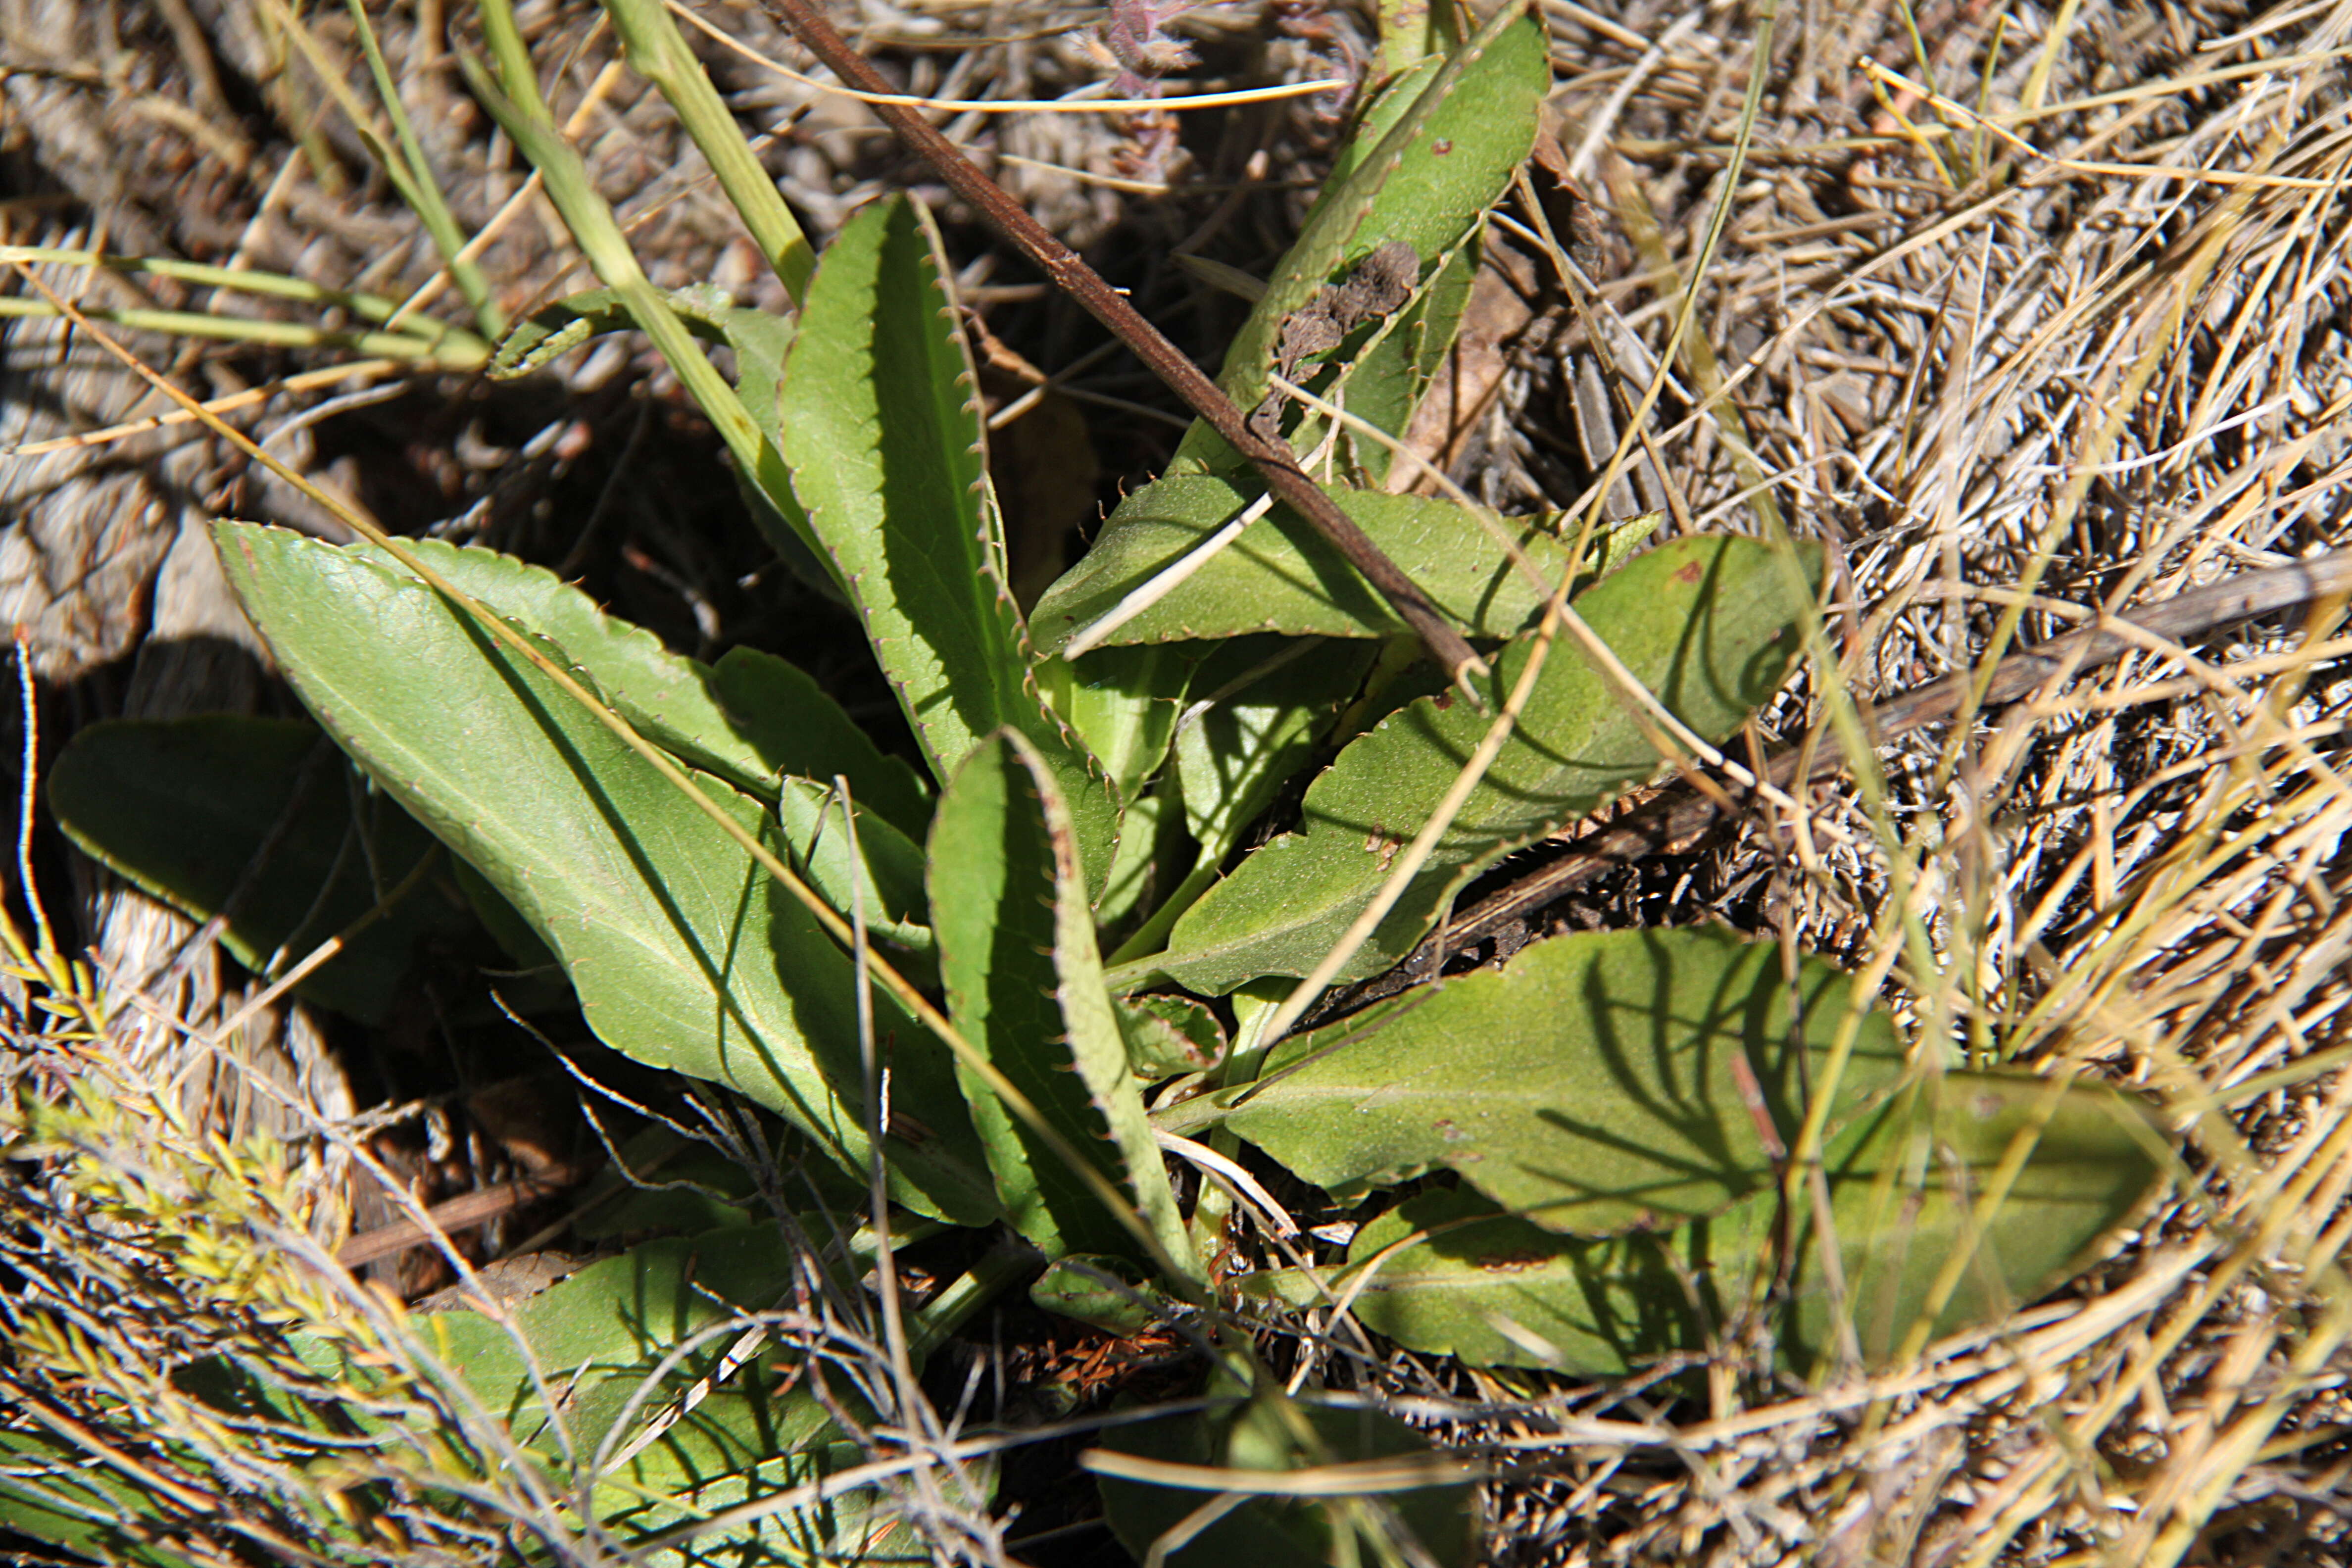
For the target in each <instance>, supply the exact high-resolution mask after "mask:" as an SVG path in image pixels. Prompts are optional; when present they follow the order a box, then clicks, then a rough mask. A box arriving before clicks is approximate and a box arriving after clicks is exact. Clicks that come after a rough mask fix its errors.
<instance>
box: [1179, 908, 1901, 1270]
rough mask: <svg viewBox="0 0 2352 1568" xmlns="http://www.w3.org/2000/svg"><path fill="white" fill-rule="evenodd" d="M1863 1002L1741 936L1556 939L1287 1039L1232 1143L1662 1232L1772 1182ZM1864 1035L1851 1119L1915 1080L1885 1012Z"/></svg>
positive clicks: (1632, 934) (1589, 1223)
mask: <svg viewBox="0 0 2352 1568" xmlns="http://www.w3.org/2000/svg"><path fill="white" fill-rule="evenodd" d="M1852 1005H1853V986H1852V983H1851V982H1850V981H1848V980H1847V978H1846V977H1845V975H1844V974H1843V973H1842V972H1840V971H1839V970H1837V969H1835V968H1834V967H1832V966H1831V965H1830V964H1827V963H1822V962H1820V961H1818V960H1812V959H1808V960H1805V961H1803V962H1802V963H1801V965H1800V967H1799V970H1798V973H1797V977H1796V980H1795V983H1794V984H1790V981H1789V980H1788V979H1787V978H1786V977H1785V976H1784V975H1783V974H1782V973H1781V967H1780V948H1779V946H1778V944H1776V943H1773V942H1743V941H1741V940H1740V939H1739V938H1738V937H1736V936H1734V935H1732V934H1731V933H1730V932H1728V931H1710V930H1697V931H1592V932H1583V933H1579V934H1577V935H1573V936H1562V937H1555V938H1553V939H1551V940H1550V941H1549V942H1535V943H1533V944H1531V945H1529V946H1528V947H1527V948H1525V949H1523V950H1521V951H1520V952H1519V953H1518V954H1517V955H1516V956H1515V957H1513V958H1512V959H1511V961H1510V962H1509V963H1506V964H1504V965H1503V966H1502V967H1501V968H1499V969H1488V970H1481V971H1479V972H1478V973H1474V974H1466V975H1463V976H1461V977H1459V978H1457V979H1454V980H1447V981H1442V982H1440V983H1438V984H1434V985H1432V986H1429V987H1426V988H1424V989H1423V990H1420V991H1416V992H1413V993H1411V994H1407V995H1404V996H1402V997H1399V998H1397V999H1396V1000H1395V1001H1392V1002H1387V1003H1383V1004H1381V1005H1379V1006H1376V1007H1371V1008H1368V1009H1366V1010H1365V1011H1363V1012H1361V1013H1359V1014H1356V1015H1355V1016H1352V1017H1350V1018H1348V1019H1346V1020H1344V1021H1342V1022H1340V1023H1338V1024H1334V1025H1331V1026H1329V1027H1328V1028H1324V1029H1320V1030H1318V1031H1317V1032H1316V1033H1314V1034H1312V1035H1307V1036H1304V1037H1299V1038H1297V1039H1294V1040H1289V1041H1286V1042H1285V1043H1284V1044H1283V1045H1282V1046H1281V1047H1279V1048H1278V1049H1277V1050H1276V1054H1275V1056H1274V1058H1272V1059H1271V1060H1270V1061H1269V1062H1268V1063H1267V1064H1266V1070H1265V1074H1264V1076H1263V1077H1262V1078H1261V1079H1260V1080H1259V1081H1258V1082H1256V1083H1255V1084H1252V1085H1250V1086H1249V1087H1247V1088H1245V1089H1238V1090H1229V1091H1226V1094H1225V1096H1224V1097H1223V1098H1224V1099H1225V1100H1226V1102H1227V1103H1229V1104H1231V1105H1232V1106H1233V1107H1234V1109H1233V1110H1232V1111H1231V1112H1230V1114H1228V1115H1227V1116H1226V1118H1225V1125H1226V1126H1227V1127H1228V1128H1230V1129H1231V1130H1232V1131H1234V1133H1236V1134H1237V1135H1239V1136H1240V1137H1242V1138H1244V1139H1246V1140H1248V1141H1249V1142H1252V1143H1255V1144H1256V1145H1257V1146H1258V1147H1259V1148H1261V1149H1263V1150H1265V1152H1267V1153H1268V1154H1271V1155H1272V1156H1274V1158H1276V1160H1279V1161H1281V1162H1282V1163H1283V1164H1284V1165H1286V1166H1287V1167H1288V1168H1289V1169H1290V1170H1292V1171H1294V1172H1296V1173H1297V1174H1298V1175H1300V1176H1302V1177H1304V1178H1305V1179H1306V1180H1307V1181H1310V1182H1313V1183H1314V1184H1316V1185H1318V1186H1320V1187H1324V1188H1328V1189H1329V1190H1330V1191H1332V1192H1333V1193H1335V1194H1339V1195H1340V1196H1341V1197H1343V1198H1347V1197H1352V1196H1356V1195H1360V1194H1361V1193H1362V1191H1363V1190H1364V1189H1365V1188H1367V1187H1370V1186H1384V1185H1387V1184H1391V1183H1395V1182H1399V1181H1402V1180H1404V1179H1406V1178H1407V1177H1410V1176H1415V1175H1419V1174H1421V1173H1423V1172H1424V1171H1429V1170H1435V1169H1450V1170H1454V1171H1457V1172H1459V1173H1461V1175H1462V1178H1463V1180H1465V1181H1466V1182H1468V1183H1470V1184H1472V1185H1474V1186H1475V1187H1477V1188H1478V1190H1479V1191H1481V1192H1483V1193H1485V1194H1486V1195H1487V1196H1488V1197H1490V1198H1493V1199H1494V1200H1495V1201H1496V1203H1499V1204H1501V1205H1503V1206H1504V1207H1506V1208H1507V1209H1509V1210H1511V1211H1512V1212H1513V1213H1514V1214H1517V1215H1522V1216H1524V1217H1525V1218H1527V1219H1529V1220H1533V1221H1534V1222H1536V1223H1537V1224H1538V1225H1541V1226H1545V1227H1546V1228H1547V1229H1550V1230H1555V1231H1566V1232H1570V1233H1571V1234H1575V1235H1580V1236H1597V1235H1601V1234H1605V1233H1607V1232H1610V1231H1615V1230H1622V1229H1627V1228H1640V1229H1644V1230H1654V1229H1659V1228H1663V1227H1664V1226H1672V1225H1675V1224H1676V1223H1678V1222H1679V1221H1681V1220H1684V1219H1689V1218H1695V1217H1696V1216H1698V1215H1707V1214H1713V1213H1715V1212H1717V1210H1720V1209H1723V1208H1727V1207H1728V1206H1729V1205H1732V1204H1733V1203H1735V1202H1737V1201H1738V1200H1739V1199H1740V1198H1743V1197H1746V1196H1747V1195H1748V1194H1750V1193H1755V1192H1759V1191H1762V1190H1764V1189H1766V1188H1769V1187H1770V1186H1771V1185H1772V1184H1774V1183H1775V1181H1776V1180H1777V1179H1778V1173H1777V1170H1776V1168H1775V1164H1774V1157H1775V1151H1776V1150H1779V1149H1781V1148H1785V1147H1786V1146H1787V1145H1788V1144H1789V1143H1790V1142H1793V1141H1794V1140H1795V1138H1796V1135H1797V1129H1798V1128H1799V1127H1800V1126H1801V1124H1802V1123H1803V1121H1804V1118H1805V1105H1806V1096H1807V1093H1808V1086H1810V1085H1812V1084H1816V1083H1819V1082H1821V1081H1822V1074H1823V1071H1824V1068H1825V1066H1826V1053H1827V1051H1828V1048H1829V1047H1830V1044H1831V1042H1832V1039H1833V1038H1834V1037H1836V1035H1837V1033H1838V1031H1839V1029H1840V1028H1841V1026H1843V1024H1844V1023H1845V1021H1846V1018H1845V1016H1846V1013H1847V1011H1848V1010H1849V1008H1850V1007H1851V1006H1852ZM1859 1022H1860V1028H1859V1030H1858V1032H1857V1034H1856V1036H1855V1038H1854V1044H1853V1052H1852V1055H1851V1058H1850V1059H1849V1060H1848V1061H1847V1063H1846V1065H1845V1068H1844V1069H1843V1076H1842V1077H1841V1078H1840V1079H1839V1087H1840V1093H1841V1095H1842V1097H1844V1098H1845V1099H1846V1100H1851V1101H1852V1102H1853V1103H1856V1104H1859V1103H1861V1101H1860V1100H1858V1099H1855V1098H1854V1097H1856V1096H1859V1095H1861V1094H1863V1093H1864V1092H1866V1091H1869V1090H1873V1089H1879V1088H1882V1087H1883V1086H1885V1084H1886V1083H1887V1082H1888V1081H1889V1080H1890V1079H1893V1078H1894V1077H1895V1075H1896V1074H1898V1073H1899V1072H1901V1070H1902V1068H1903V1047H1902V1044H1901V1042H1900V1041H1899V1040H1897V1039H1896V1037H1895V1029H1894V1026H1893V1024H1892V1023H1891V1022H1890V1021H1889V1020H1888V1018H1887V1016H1886V1015H1885V1013H1884V1012H1883V1011H1881V1010H1879V1009H1877V1008H1871V1009H1870V1010H1869V1011H1867V1012H1865V1013H1864V1015H1863V1016H1862V1018H1861V1019H1860V1021H1859Z"/></svg>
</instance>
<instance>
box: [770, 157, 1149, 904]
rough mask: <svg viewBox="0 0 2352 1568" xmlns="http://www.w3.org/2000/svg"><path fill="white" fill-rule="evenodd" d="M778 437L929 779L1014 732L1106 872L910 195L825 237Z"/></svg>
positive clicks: (1083, 762) (1105, 817)
mask: <svg viewBox="0 0 2352 1568" xmlns="http://www.w3.org/2000/svg"><path fill="white" fill-rule="evenodd" d="M778 436H779V438H780V440H781V443H782V449H783V453H784V457H785V459H786V461H787V462H788V463H789V464H790V465H791V467H792V470H793V489H794V493H795V494H796V495H797V496H798V497H799V500H800V502H801V504H802V506H803V508H804V509H805V510H806V511H807V514H808V519H809V524H810V526H811V528H812V529H813V530H814V532H815V535H816V537H817V539H818V540H819V541H820V542H822V543H823V545H824V549H825V551H826V552H827V555H828V556H829V558H830V560H831V562H832V566H833V573H834V576H835V579H836V580H837V581H838V582H839V583H840V584H841V585H842V587H843V589H844V590H845V592H846V593H848V594H849V595H851V598H852V600H853V601H854V602H855V604H856V606H857V608H858V611H859V613H860V614H861V615H862V616H863V617H864V618H865V622H866V637H867V639H868V640H869V641H870V642H871V643H872V644H873V647H874V654H875V657H876V658H877V659H878V660H880V662H881V665H882V670H883V673H884V674H885V675H886V676H887V677H888V678H889V680H890V685H891V688H892V689H893V690H895V691H896V692H897V693H898V704H899V706H900V707H901V708H902V709H903V710H905V711H906V715H907V721H908V724H910V725H911V726H913V728H914V731H915V739H916V741H917V742H918V743H919V744H920V745H921V747H922V749H923V754H924V756H925V757H926V758H927V759H928V760H929V763H930V767H931V773H932V775H933V776H934V777H935V778H937V779H939V780H940V781H942V782H944V781H945V780H946V779H947V778H948V777H950V775H951V774H952V773H954V772H955V770H956V768H957V767H958V766H959V765H961V763H962V762H963V760H964V758H965V757H966V756H967V755H969V754H970V753H971V750H972V748H973V747H974V746H975V745H977V744H978V743H979V742H980V739H981V737H982V736H983V735H987V734H990V733H992V732H993V731H996V730H997V729H999V728H1000V727H1003V726H1010V727H1011V728H1013V729H1014V730H1017V731H1020V732H1021V733H1022V734H1023V735H1024V736H1026V737H1028V739H1029V740H1030V742H1032V743H1033V744H1034V745H1035V746H1036V748H1037V749H1038V751H1039V752H1040V753H1041V754H1042V755H1044V756H1045V757H1046V758H1047V759H1049V761H1050V762H1051V764H1052V766H1053V768H1054V770H1055V779H1056V781H1057V782H1058V783H1059V784H1060V786H1061V788H1062V792H1063V794H1064V795H1066V796H1067V797H1068V799H1069V801H1070V805H1071V811H1072V813H1073V815H1074V816H1075V818H1076V821H1077V823H1078V825H1079V839H1080V843H1081V846H1082V847H1083V849H1084V851H1085V857H1086V860H1087V865H1088V867H1089V868H1092V870H1093V872H1094V875H1095V876H1096V877H1097V878H1099V877H1101V876H1102V875H1103V874H1104V873H1105V872H1107V871H1108V868H1109V866H1110V860H1111V847H1112V844H1113V841H1114V840H1115V838H1116V837H1117V835H1118V806H1117V803H1116V800H1115V799H1114V797H1113V795H1112V794H1111V793H1110V789H1109V786H1108V784H1107V783H1106V782H1105V780H1104V778H1103V777H1102V776H1101V773H1100V770H1099V768H1097V766H1095V765H1094V763H1093V760H1092V759H1091V758H1090V757H1089V756H1088V755H1087V752H1086V749H1085V747H1084V746H1083V745H1082V744H1080V743H1079V742H1076V739H1075V738H1074V737H1072V736H1070V735H1069V734H1067V733H1066V731H1065V730H1064V728H1063V726H1062V724H1061V722H1060V721H1058V720H1057V719H1055V717H1054V716H1053V715H1052V714H1051V713H1049V712H1048V711H1047V710H1046V709H1045V705H1044V703H1043V700H1041V699H1040V697H1039V696H1038V693H1037V691H1036V689H1035V687H1034V683H1033V682H1032V681H1031V679H1030V676H1029V669H1028V665H1027V662H1026V660H1025V659H1024V654H1023V649H1024V636H1025V634H1024V631H1023V628H1022V624H1021V616H1020V612H1019V611H1018V610H1017V609H1016V608H1015V607H1014V606H1013V596H1012V593H1011V590H1010V587H1009V585H1008V584H1009V579H1008V578H1007V576H1006V571H1005V564H1004V544H1003V538H1002V536H1001V534H1000V532H999V531H998V529H997V527H996V524H995V520H994V519H993V517H992V515H991V514H990V513H989V511H988V510H987V509H985V508H984V507H983V506H982V503H981V486H982V436H981V426H980V418H979V412H978V408H977V405H976V403H975V400H974V395H973V392H972V387H971V366H970V363H968V361H967V359H966V357H965V352H964V347H963V340H962V337H961V334H960V333H959V332H958V331H957V329H956V324H955V320H954V316H953V313H952V310H950V303H949V300H948V296H947V292H946V290H945V289H944V287H943V286H942V284H941V281H940V261H939V244H938V235H937V232H936V230H935V229H934V228H933V227H932V226H931V224H930V221H929V217H928V216H926V215H925V214H924V213H923V212H922V211H921V209H920V208H919V207H917V206H915V205H913V204H912V203H909V202H908V201H906V200H904V199H898V198H894V199H891V200H888V201H883V202H877V203H876V204H875V205H872V206H870V207H867V208H866V209H865V210H864V211H863V212H861V213H859V214H858V215H857V216H856V217H853V218H852V219H850V221H849V222H848V224H847V225H845V226H844V227H843V229H842V231H841V232H840V234H838V235H837V236H835V238H834V241H833V243H832V244H831V245H830V246H828V247H826V248H825V253H824V261H823V263H822V264H821V265H820V266H819V268H817V275H816V279H815V281H814V283H813V284H812V285H811V287H810V289H809V295H808V300H807V304H806V308H805V309H804V310H803V312H802V316H801V325H800V334H799V336H798V338H797V339H796V340H795V341H794V342H793V350H792V354H791V357H790V358H789V359H788V360H787V361H786V362H785V374H784V384H783V390H782V395H781V399H780V404H779V428H778ZM1097 890H1099V884H1098V883H1097Z"/></svg>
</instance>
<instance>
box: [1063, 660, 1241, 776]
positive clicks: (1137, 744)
mask: <svg viewBox="0 0 2352 1568" xmlns="http://www.w3.org/2000/svg"><path fill="white" fill-rule="evenodd" d="M1209 652H1210V650H1209V649H1208V648H1207V647H1197V646H1191V645H1181V644H1180V645H1178V646H1176V647H1105V648H1097V649H1096V650H1095V651H1093V652H1092V653H1088V654H1086V655H1084V656H1082V657H1081V658H1077V659H1076V660H1071V659H1066V658H1053V659H1048V660H1047V661H1046V662H1045V663H1044V664H1043V665H1041V666H1040V667H1039V668H1038V670H1037V677H1038V680H1039V683H1040V684H1041V685H1042V686H1043V687H1044V688H1045V694H1046V696H1047V697H1048V698H1049V699H1051V700H1052V702H1053V705H1054V710H1055V712H1057V713H1059V714H1060V715H1061V716H1062V717H1063V718H1064V719H1066V720H1067V721H1069V724H1070V727H1071V728H1072V729H1074V730H1076V731H1077V732H1078V734H1079V735H1080V736H1081V737H1083V738H1084V740H1085V742H1086V745H1087V750H1088V751H1089V752H1092V753H1093V754H1094V755H1095V757H1096V758H1097V759H1098V760H1099V761H1100V762H1101V763H1102V767H1103V772H1104V773H1106V774H1108V777H1109V779H1110V781H1111V787H1112V788H1113V789H1114V790H1116V791H1117V792H1118V798H1119V799H1120V800H1122V801H1128V800H1132V799H1134V798H1135V796H1136V795H1137V794H1138V793H1139V791H1140V790H1141V789H1142V787H1143V785H1144V783H1145V782H1146V781H1147V780H1149V779H1150V777H1151V775H1152V774H1153V773H1157V772H1159V771H1160V763H1161V762H1162V761H1164V760H1165V759H1166V757H1167V755H1168V742H1169V740H1170V739H1171V737H1172V736H1173V735H1174V733H1175V731H1176V718H1177V715H1178V714H1179V713H1181V711H1182V710H1183V706H1184V694H1185V692H1186V691H1187V690H1188V689H1190V688H1191V686H1192V671H1193V669H1194V668H1195V667H1197V666H1198V665H1199V664H1200V662H1201V661H1202V659H1203V658H1207V657H1208V655H1209Z"/></svg>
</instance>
